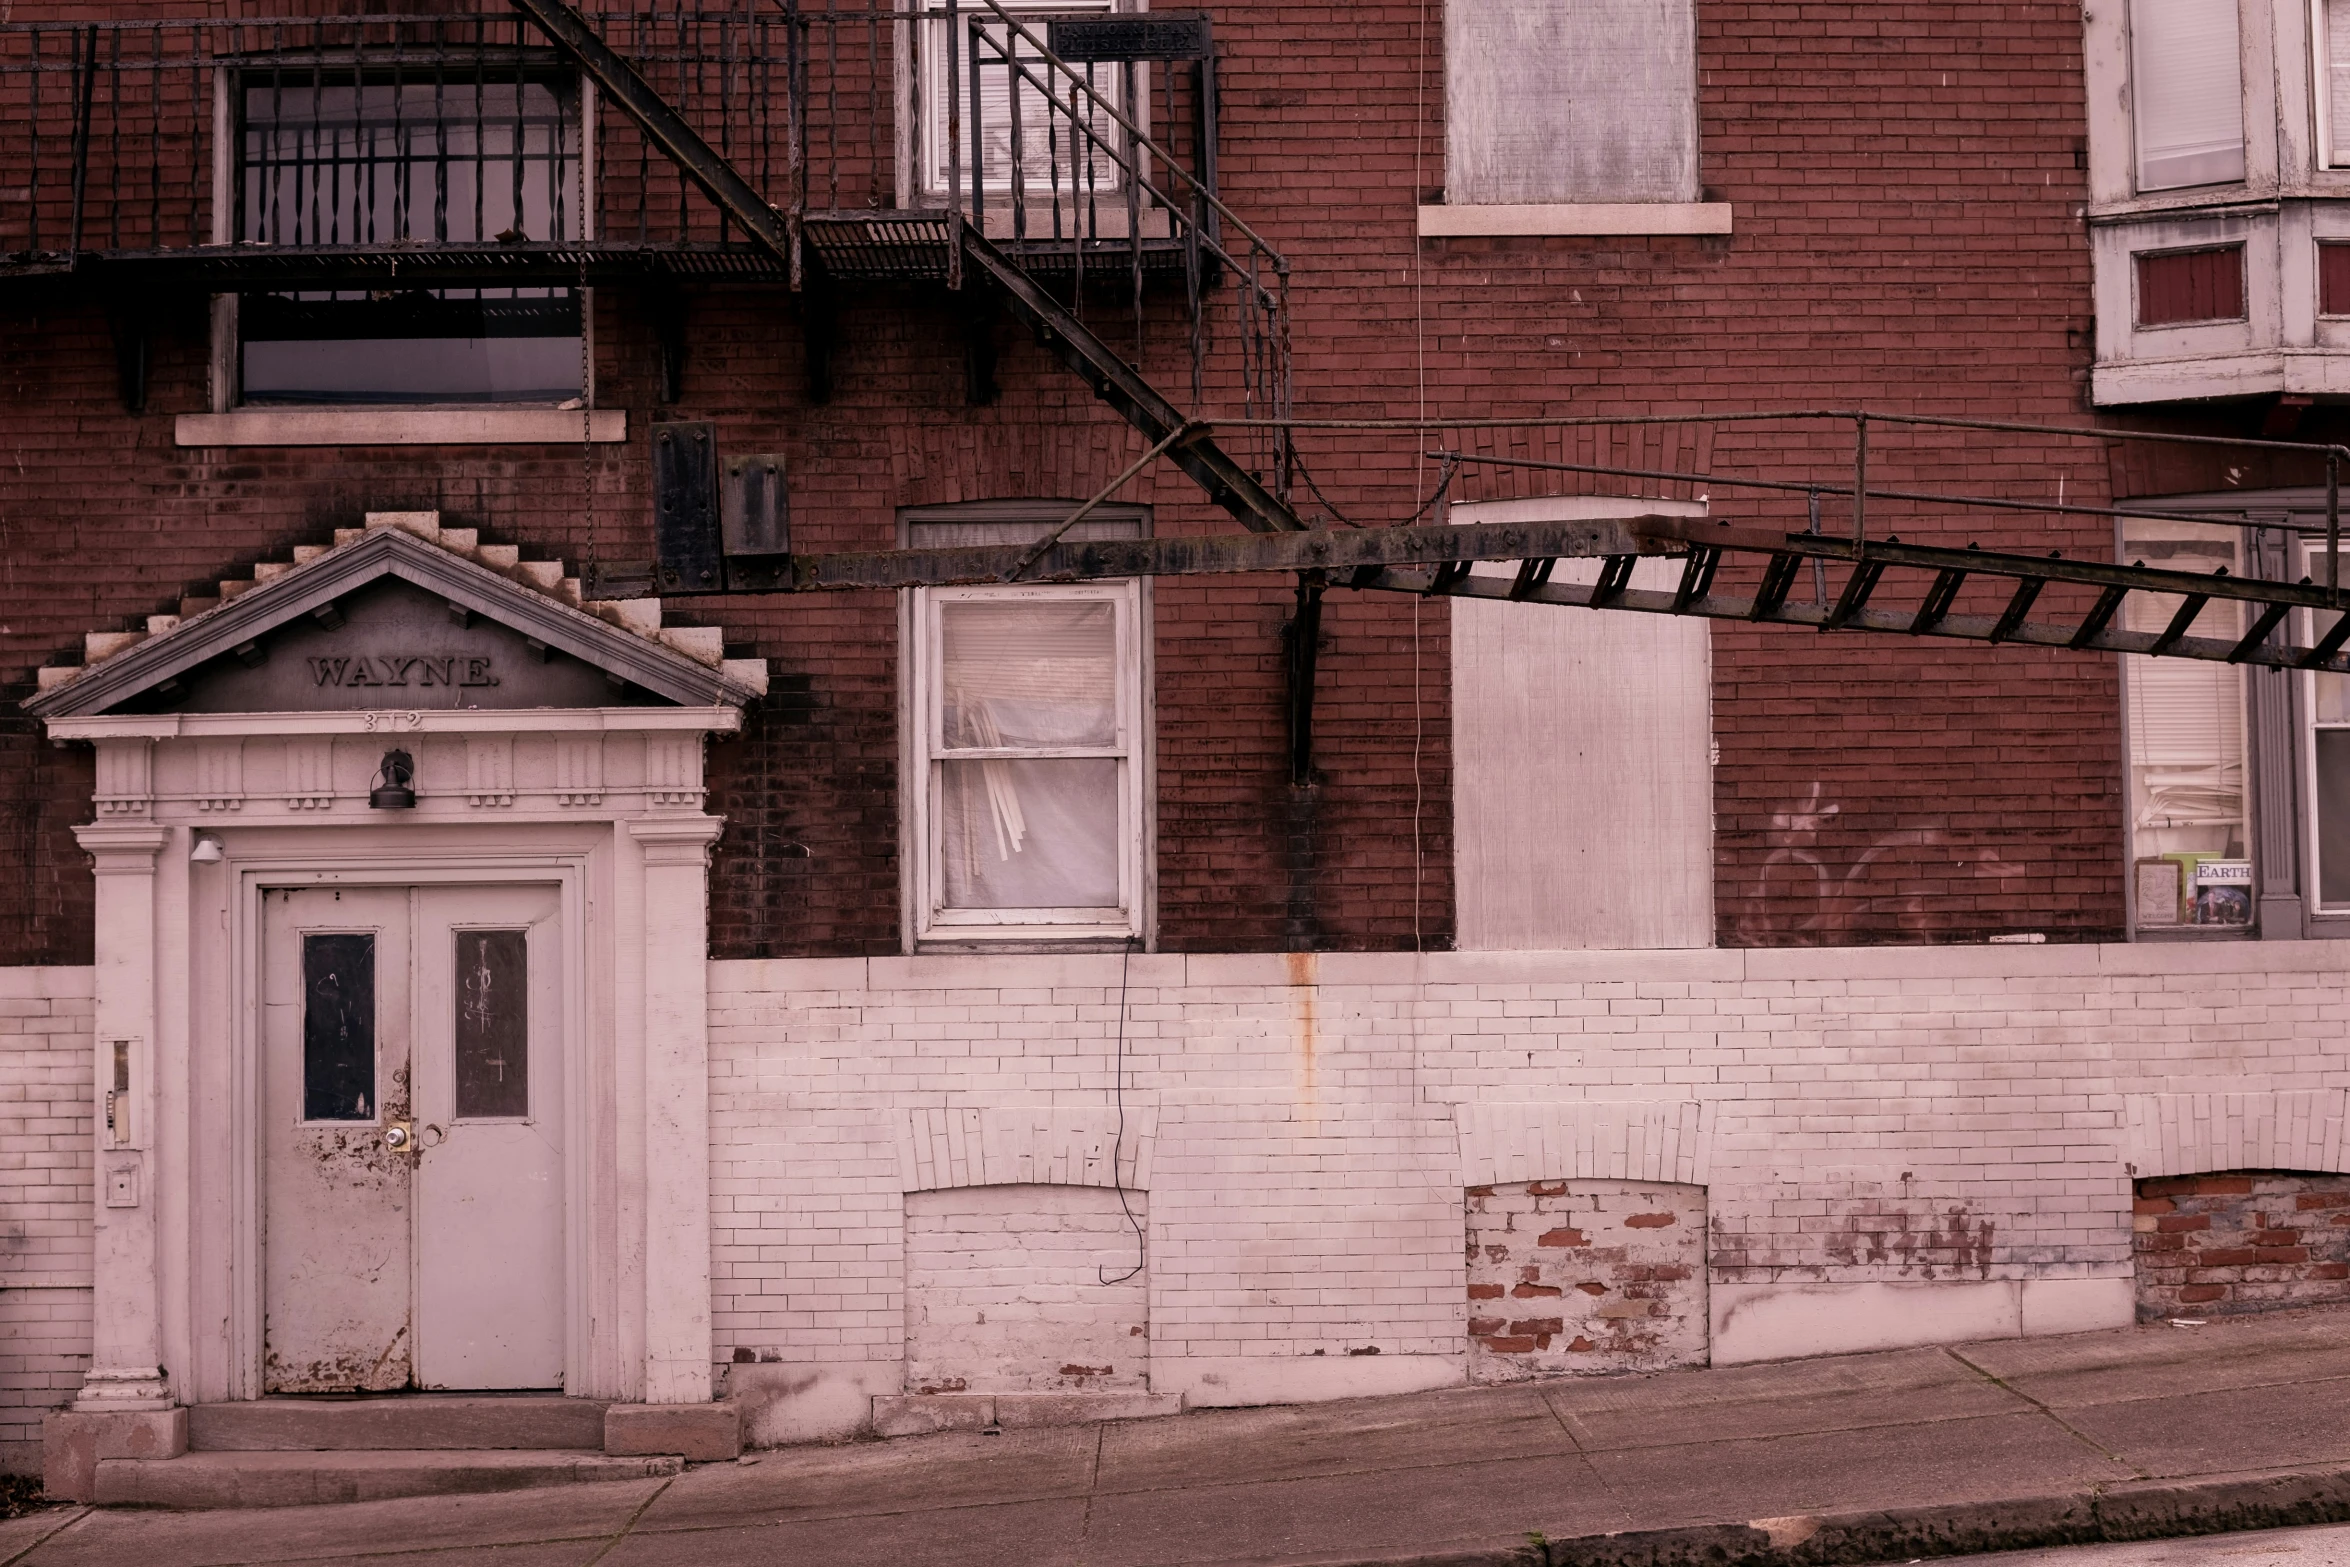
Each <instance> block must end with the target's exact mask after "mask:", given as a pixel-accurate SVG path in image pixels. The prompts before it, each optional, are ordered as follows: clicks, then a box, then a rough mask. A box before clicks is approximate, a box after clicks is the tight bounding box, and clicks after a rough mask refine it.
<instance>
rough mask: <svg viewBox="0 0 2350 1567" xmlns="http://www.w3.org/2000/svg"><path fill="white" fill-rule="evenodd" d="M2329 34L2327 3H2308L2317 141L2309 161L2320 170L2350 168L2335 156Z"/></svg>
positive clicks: (2311, 97) (2348, 160) (2313, 129)
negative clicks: (2335, 159)
mask: <svg viewBox="0 0 2350 1567" xmlns="http://www.w3.org/2000/svg"><path fill="white" fill-rule="evenodd" d="M2329 31H2330V29H2329V28H2328V27H2327V25H2326V0H2309V101H2310V111H2311V114H2310V117H2311V127H2310V128H2311V133H2312V134H2313V135H2314V136H2315V137H2316V141H2317V144H2316V145H2315V146H2314V147H2312V148H2311V149H2310V161H2311V162H2312V164H2313V165H2314V166H2315V167H2317V168H2320V169H2350V158H2345V159H2343V160H2342V161H2341V162H2336V161H2334V156H2333V145H2334V126H2333V119H2334V109H2333V102H2334V95H2333V82H2332V75H2333V65H2332V60H2331V56H2332V52H2333V51H2332V50H2331V49H2330V48H2328V47H2327V46H2328V43H2329V38H2328V33H2329Z"/></svg>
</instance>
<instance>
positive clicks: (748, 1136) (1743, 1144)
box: [711, 942, 2350, 1375]
mask: <svg viewBox="0 0 2350 1567" xmlns="http://www.w3.org/2000/svg"><path fill="white" fill-rule="evenodd" d="M1125 981H1126V987H1127V990H1126V1024H1125V1035H1126V1039H1125V1051H1126V1088H1127V1110H1128V1116H1129V1128H1130V1134H1131V1133H1132V1132H1133V1130H1134V1129H1135V1128H1136V1127H1138V1126H1141V1125H1142V1124H1143V1122H1142V1120H1141V1118H1142V1117H1145V1116H1155V1121H1154V1122H1153V1123H1151V1130H1152V1132H1153V1133H1154V1134H1155V1135H1154V1136H1153V1138H1152V1141H1151V1144H1150V1147H1151V1153H1150V1168H1149V1171H1148V1174H1147V1177H1146V1178H1144V1179H1140V1180H1138V1181H1137V1184H1138V1185H1147V1187H1148V1189H1149V1202H1150V1214H1151V1219H1150V1223H1151V1259H1152V1266H1151V1273H1150V1279H1151V1294H1150V1336H1151V1339H1152V1345H1153V1363H1154V1375H1156V1374H1157V1373H1158V1372H1159V1371H1164V1370H1168V1369H1170V1368H1172V1367H1173V1366H1174V1365H1175V1364H1176V1363H1178V1362H1180V1361H1182V1360H1184V1359H1185V1358H1186V1357H1191V1358H1196V1359H1197V1360H1198V1361H1199V1362H1200V1363H1202V1364H1205V1363H1208V1362H1210V1361H1213V1362H1216V1363H1218V1364H1226V1363H1238V1362H1247V1361H1252V1360H1253V1361H1258V1362H1264V1361H1279V1360H1293V1359H1294V1360H1304V1359H1316V1360H1320V1361H1322V1362H1325V1363H1327V1362H1328V1361H1331V1360H1335V1359H1337V1358H1339V1357H1344V1356H1347V1355H1349V1354H1350V1352H1351V1353H1357V1354H1359V1353H1361V1352H1362V1351H1365V1350H1369V1349H1376V1350H1377V1351H1378V1352H1379V1353H1380V1355H1381V1356H1383V1357H1384V1356H1437V1357H1450V1358H1451V1360H1452V1362H1453V1363H1454V1364H1456V1365H1457V1364H1459V1363H1460V1360H1461V1357H1462V1356H1463V1354H1464V1350H1465V1339H1464V1336H1463V1335H1464V1328H1465V1324H1464V1321H1463V1315H1462V1308H1461V1291H1462V1274H1461V1260H1460V1247H1461V1236H1460V1223H1461V1220H1460V1214H1461V1201H1462V1198H1461V1191H1462V1187H1463V1185H1464V1184H1468V1183H1467V1182H1466V1180H1465V1177H1464V1173H1463V1172H1464V1168H1465V1164H1464V1161H1465V1160H1467V1161H1474V1162H1476V1164H1477V1167H1478V1168H1481V1169H1482V1168H1490V1169H1491V1170H1492V1171H1493V1173H1492V1174H1491V1175H1490V1176H1488V1179H1502V1178H1508V1179H1536V1178H1542V1177H1545V1176H1549V1177H1564V1176H1572V1175H1577V1174H1591V1175H1610V1176H1614V1177H1617V1178H1631V1179H1649V1180H1656V1179H1669V1178H1679V1179H1681V1180H1684V1181H1687V1180H1690V1179H1692V1176H1693V1174H1694V1173H1695V1172H1696V1171H1697V1170H1698V1169H1699V1168H1700V1165H1699V1161H1701V1160H1702V1161H1703V1165H1702V1169H1703V1178H1702V1184H1704V1185H1705V1186H1706V1187H1707V1207H1708V1210H1709V1212H1710V1215H1711V1236H1710V1248H1709V1249H1710V1253H1711V1256H1710V1263H1711V1268H1710V1271H1711V1275H1712V1278H1713V1280H1714V1281H1715V1282H1716V1283H1717V1284H1720V1283H1737V1284H1745V1285H1768V1284H1772V1283H1786V1284H1797V1283H1801V1284H1804V1285H1806V1286H1810V1285H1815V1284H1835V1285H1856V1286H1857V1285H1863V1284H1900V1285H1910V1284H1918V1283H1927V1282H1941V1283H1955V1282H1957V1281H1974V1282H1978V1283H1979V1282H1982V1281H2001V1280H2004V1281H2046V1280H2063V1279H2109V1280H2110V1279H2126V1278H2127V1276H2128V1274H2129V1268H2130V1228H2129V1207H2130V1191H2129V1176H2128V1173H2127V1169H2126V1166H2127V1164H2128V1162H2129V1150H2130V1147H2131V1146H2133V1145H2132V1143H2131V1138H2132V1135H2133V1134H2132V1132H2131V1130H2130V1127H2131V1122H2130V1120H2129V1119H2128V1106H2129V1105H2130V1103H2131V1102H2132V1101H2133V1100H2134V1099H2136V1098H2137V1097H2138V1096H2146V1095H2181V1094H2186V1095H2212V1096H2219V1095H2239V1096H2241V1095H2253V1096H2269V1097H2268V1098H2263V1099H2261V1100H2259V1102H2260V1103H2264V1104H2265V1103H2270V1102H2272V1101H2273V1098H2274V1096H2277V1095H2325V1096H2328V1099H2329V1102H2330V1100H2331V1099H2332V1098H2333V1097H2335V1096H2339V1095H2340V1094H2342V1092H2343V1091H2344V1090H2350V1035H2346V1033H2345V1030H2344V1028H2343V1026H2342V1025H2343V1022H2344V1020H2345V1017H2350V943H2338V942H2296V943H2244V944H2233V945H2230V946H2227V947H2225V948H2217V947H2213V948H2187V947H2179V946H2152V945H2148V946H2143V947H2130V946H2074V947H2064V946H2050V947H2011V946H2000V947H1937V948H1899V949H1895V948H1871V949H1856V950H1809V951H1784V950H1774V951H1716V952H1670V953H1662V952H1660V953H1645V952H1608V953H1598V952H1574V953H1488V954H1478V953H1444V954H1425V955H1417V956H1415V955H1412V954H1346V955H1337V954H1325V955H1320V956H1305V955H1293V954H1218V955H1201V956H1177V955H1166V954H1159V955H1150V956H1136V957H1135V958H1133V959H1132V960H1131V962H1130V964H1129V965H1128V968H1127V972H1126V975H1125ZM1119 982H1120V960H1119V958H1117V957H1116V956H1012V955H1006V956H1002V957H993V958H982V957H936V958H930V957H922V958H887V959H873V960H870V961H857V960H825V961H811V962H793V961H789V960H777V961H769V962H759V963H718V964H714V965H712V971H711V1003H712V1020H711V1023H712V1035H711V1049H712V1058H713V1082H712V1094H713V1098H712V1124H713V1128H714V1133H713V1136H714V1139H715V1146H714V1148H713V1152H712V1159H713V1169H714V1171H715V1173H716V1176H717V1182H718V1189H719V1193H720V1199H721V1200H720V1203H719V1216H718V1234H717V1235H716V1236H715V1237H714V1240H715V1243H716V1246H717V1251H718V1258H719V1262H718V1278H717V1281H716V1297H717V1302H716V1303H717V1307H718V1336H719V1354H720V1358H721V1359H725V1358H727V1357H728V1356H729V1355H730V1354H731V1353H733V1352H734V1351H735V1350H737V1349H743V1350H748V1351H751V1352H752V1353H753V1354H754V1355H755V1356H756V1358H758V1359H761V1360H770V1359H772V1360H783V1361H793V1362H807V1363H819V1362H821V1363H835V1364H837V1363H841V1362H870V1363H878V1364H887V1363H892V1362H895V1363H898V1364H902V1363H903V1359H904V1355H905V1345H904V1338H903V1335H904V1319H905V1303H904V1288H905V1284H904V1280H905V1264H904V1261H903V1256H904V1244H905V1243H904V1236H903V1228H902V1213H903V1191H904V1188H905V1185H906V1182H907V1176H906V1175H905V1173H904V1171H903V1170H902V1169H901V1165H902V1162H903V1160H904V1157H905V1156H904V1153H903V1151H902V1149H903V1146H904V1143H905V1141H906V1139H907V1138H908V1135H909V1134H908V1132H907V1130H906V1128H907V1127H908V1126H909V1121H908V1117H909V1116H912V1115H914V1114H916V1113H917V1112H919V1113H922V1114H925V1115H933V1114H944V1113H946V1112H950V1111H952V1112H956V1113H957V1114H960V1115H963V1116H966V1117H967V1116H969V1115H970V1114H972V1113H974V1112H984V1113H985V1114H986V1115H988V1116H991V1117H1001V1116H1003V1115H1005V1114H1008V1113H1013V1112H1022V1113H1024V1112H1027V1111H1049V1112H1051V1113H1052V1114H1051V1116H1048V1117H1045V1118H1042V1120H1041V1121H1040V1123H1039V1124H1067V1125H1069V1126H1071V1127H1076V1128H1082V1127H1083V1126H1085V1125H1088V1124H1090V1125H1094V1126H1098V1125H1099V1124H1100V1123H1099V1120H1098V1118H1099V1117H1102V1116H1104V1115H1106V1114H1109V1113H1111V1110H1112V1093H1113V1089H1114V1087H1115V1082H1114V1076H1115V1074H1114V1071H1113V1058H1114V1056H1115V1039H1116V1032H1117V1010H1118V1007H1117V1003H1118V996H1119ZM1593 1101H1599V1102H1604V1104H1603V1105H1602V1106H1600V1107H1592V1106H1591V1102H1593ZM2250 1102H2251V1101H2231V1103H2250ZM2139 1113H2140V1114H2141V1115H2143V1114H2144V1113H2145V1112H2143V1111H2141V1112H2139ZM2314 1113H2316V1112H2315V1111H2314V1110H2313V1109H2312V1107H2311V1105H2310V1104H2304V1103H2302V1102H2301V1101H2293V1102H2291V1104H2290V1105H2289V1106H2288V1107H2287V1108H2285V1109H2284V1110H2281V1111H2278V1112H2274V1114H2275V1115H2281V1116H2282V1119H2281V1120H2278V1121H2275V1123H2274V1124H2276V1125H2277V1126H2278V1127H2279V1130H2278V1131H2277V1132H2276V1133H2275V1134H2273V1136H2272V1137H2271V1139H2270V1140H2271V1141H2273V1140H2274V1139H2275V1138H2288V1139H2289V1140H2292V1142H2293V1146H2295V1147H2298V1146H2300V1144H2301V1143H2302V1142H2307V1141H2311V1139H2313V1138H2314V1139H2316V1142H2315V1144H2313V1145H2314V1146H2321V1147H2323V1146H2330V1145H2328V1144H2326V1143H2325V1140H2324V1139H2325V1129H2324V1122H2323V1118H2322V1116H2321V1117H2320V1118H2319V1120H2318V1121H2316V1122H2313V1121H2312V1119H2311V1116H2312V1115H2313V1114H2314ZM1055 1117H1059V1118H1074V1119H1064V1120H1059V1121H1056V1120H1055V1119H1054V1118H1055ZM990 1124H994V1123H992V1122H991V1123H990ZM2141 1124H2143V1123H2141ZM1577 1128H1581V1129H1582V1131H1581V1133H1580V1134H1578V1132H1577V1130H1576V1129H1577ZM1634 1128H1637V1132H1635V1130H1634ZM1464 1134H1466V1135H1465V1136H1464ZM1578 1135H1580V1136H1582V1137H1586V1138H1590V1139H1594V1140H1596V1141H1595V1143H1594V1150H1595V1151H1593V1152H1592V1153H1591V1154H1590V1157H1591V1159H1592V1160H1593V1162H1592V1163H1590V1164H1589V1165H1588V1166H1587V1167H1585V1168H1584V1169H1579V1170H1568V1169H1558V1170H1549V1171H1542V1172H1536V1171H1534V1170H1532V1169H1531V1168H1529V1167H1528V1166H1527V1165H1526V1163H1525V1160H1526V1158H1527V1157H1528V1156H1529V1155H1530V1154H1531V1153H1532V1152H1533V1151H1534V1150H1537V1149H1547V1148H1548V1146H1549V1144H1550V1142H1551V1141H1552V1140H1553V1139H1554V1138H1559V1137H1563V1138H1564V1139H1565V1140H1566V1141H1567V1142H1569V1143H1573V1144H1575V1146H1577V1147H1581V1146H1583V1145H1582V1144H1581V1143H1580V1142H1577V1141H1576V1139H1577V1137H1578ZM2137 1135H2139V1136H2141V1137H2142V1136H2144V1135H2145V1134H2144V1133H2140V1134H2137ZM1048 1140H1049V1139H1048ZM1598 1143H1605V1144H1606V1145H1607V1150H1608V1151H1605V1152H1599V1151H1596V1148H1597V1144H1598ZM2249 1146H2267V1144H2266V1143H2264V1142H2262V1141H2261V1139H2260V1137H2258V1136H2256V1137H2254V1139H2253V1141H2252V1144H2250V1145H2249ZM1130 1157H1131V1156H1130ZM1504 1159H1506V1160H1507V1161H1508V1164H1507V1169H1508V1170H1509V1172H1510V1173H1509V1175H1508V1176H1507V1177H1504V1176H1502V1175H1501V1173H1500V1172H1501V1169H1502V1168H1503V1166H1502V1165H1501V1164H1499V1163H1497V1161H1501V1160H1504ZM1090 1179H1094V1180H1098V1179H1099V1176H1098V1174H1097V1175H1095V1176H1092V1177H1090ZM819 1248H822V1255H821V1256H819V1255H818V1250H819ZM753 1259H757V1260H753ZM1391 1369H1392V1368H1391Z"/></svg>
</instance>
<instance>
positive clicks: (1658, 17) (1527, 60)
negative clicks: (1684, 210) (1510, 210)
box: [1444, 0, 1698, 204]
mask: <svg viewBox="0 0 2350 1567" xmlns="http://www.w3.org/2000/svg"><path fill="white" fill-rule="evenodd" d="M1444 52H1445V199H1446V200H1447V201H1449V202H1454V203H1499V204H1510V203H1523V202H1578V201H1601V202H1605V201H1695V200H1696V199H1697V196H1698V186H1697V20H1696V12H1695V8H1694V5H1693V3H1692V0H1577V3H1575V4H1571V5H1570V4H1562V3H1561V0H1446V5H1445V10H1444Z"/></svg>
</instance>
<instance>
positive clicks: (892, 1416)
mask: <svg viewBox="0 0 2350 1567" xmlns="http://www.w3.org/2000/svg"><path fill="white" fill-rule="evenodd" d="M1182 1412H1183V1399H1182V1397H1181V1396H1180V1395H1178V1394H1174V1393H1145V1392H1142V1391H1140V1390H1135V1391H1130V1392H1120V1391H1116V1390H1105V1391H1100V1392H1068V1393H877V1394H875V1395H874V1397H873V1429H874V1430H875V1431H876V1432H878V1433H879V1434H880V1435H882V1436H927V1435H929V1434H930V1433H932V1432H934V1431H984V1430H986V1429H987V1428H988V1427H990V1426H994V1427H996V1428H997V1429H998V1430H1003V1431H1016V1430H1020V1429H1022V1428H1025V1427H1034V1426H1082V1425H1092V1424H1093V1423H1094V1422H1096V1421H1100V1420H1148V1419H1151V1418H1153V1417H1154V1416H1158V1415H1179V1414H1181V1413H1182Z"/></svg>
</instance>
